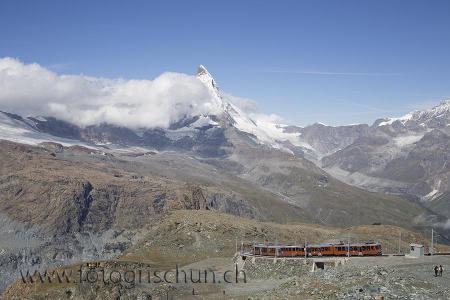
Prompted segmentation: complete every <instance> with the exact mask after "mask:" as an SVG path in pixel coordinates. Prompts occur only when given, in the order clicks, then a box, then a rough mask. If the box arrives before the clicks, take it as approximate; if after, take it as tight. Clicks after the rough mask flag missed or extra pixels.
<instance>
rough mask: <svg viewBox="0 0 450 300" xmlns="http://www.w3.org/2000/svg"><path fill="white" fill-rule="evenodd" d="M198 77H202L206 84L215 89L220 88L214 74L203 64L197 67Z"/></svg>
mask: <svg viewBox="0 0 450 300" xmlns="http://www.w3.org/2000/svg"><path fill="white" fill-rule="evenodd" d="M197 78H198V79H200V80H201V81H202V82H203V83H204V84H206V85H207V86H208V87H210V88H212V89H213V90H218V86H217V83H216V81H215V80H214V78H213V77H212V75H211V74H210V73H209V72H208V70H207V69H206V68H205V66H203V65H199V66H198V68H197Z"/></svg>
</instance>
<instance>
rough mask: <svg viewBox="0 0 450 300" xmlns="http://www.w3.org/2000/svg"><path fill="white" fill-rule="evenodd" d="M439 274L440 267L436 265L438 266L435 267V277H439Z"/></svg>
mask: <svg viewBox="0 0 450 300" xmlns="http://www.w3.org/2000/svg"><path fill="white" fill-rule="evenodd" d="M438 272H439V267H438V266H437V265H436V266H434V277H437V276H438Z"/></svg>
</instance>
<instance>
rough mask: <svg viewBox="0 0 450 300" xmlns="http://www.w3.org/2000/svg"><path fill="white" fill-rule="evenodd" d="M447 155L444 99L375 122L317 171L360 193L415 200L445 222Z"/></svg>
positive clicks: (448, 108)
mask: <svg viewBox="0 0 450 300" xmlns="http://www.w3.org/2000/svg"><path fill="white" fill-rule="evenodd" d="M449 153H450V100H444V101H442V102H441V103H440V104H438V105H436V106H434V107H432V108H430V109H425V110H418V111H414V112H411V113H408V114H406V115H405V116H403V117H400V118H384V119H379V120H377V121H375V123H374V124H373V125H372V126H371V127H370V128H369V129H368V131H367V132H366V134H365V135H364V136H362V137H360V138H358V139H356V140H355V141H354V142H353V143H351V144H349V145H348V146H346V147H344V148H343V149H340V150H338V151H336V152H334V153H331V154H330V155H328V156H326V157H324V158H323V159H322V167H324V168H325V170H327V171H328V172H329V173H331V174H332V175H334V176H335V177H337V178H339V179H341V180H343V181H345V182H347V183H350V184H354V185H358V186H360V187H363V188H367V189H371V190H377V191H388V192H394V193H401V194H409V195H413V196H417V197H419V198H420V199H421V200H422V201H424V202H427V205H430V206H436V207H441V209H443V210H444V211H446V214H447V215H448V216H449V217H450V206H449V205H448V200H449V198H448V197H449V196H450V193H449V191H450V165H449V164H450V154H449ZM442 203H447V205H444V206H443V205H442ZM443 207H445V209H444V208H443Z"/></svg>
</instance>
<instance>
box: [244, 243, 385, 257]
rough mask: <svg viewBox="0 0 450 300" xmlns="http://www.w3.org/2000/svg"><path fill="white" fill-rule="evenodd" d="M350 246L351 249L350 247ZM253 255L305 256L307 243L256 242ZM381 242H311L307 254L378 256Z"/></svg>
mask: <svg viewBox="0 0 450 300" xmlns="http://www.w3.org/2000/svg"><path fill="white" fill-rule="evenodd" d="M349 246H350V249H349ZM252 254H253V255H261V256H274V257H275V256H276V257H298V256H303V257H304V256H305V245H274V244H255V245H254V246H253V250H252ZM382 254H383V252H382V248H381V244H380V243H374V242H367V243H350V245H349V244H345V243H343V242H341V243H338V244H316V245H314V244H311V245H308V244H307V245H306V256H347V255H349V256H377V255H382Z"/></svg>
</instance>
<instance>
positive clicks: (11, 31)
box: [0, 0, 450, 125]
mask: <svg viewBox="0 0 450 300" xmlns="http://www.w3.org/2000/svg"><path fill="white" fill-rule="evenodd" d="M0 37H1V38H0V57H4V56H11V57H15V58H18V59H20V60H21V61H23V62H25V63H32V62H37V63H39V64H41V65H43V66H45V67H47V68H50V69H52V70H54V71H56V72H58V73H61V74H85V75H92V76H101V77H111V78H116V77H123V78H147V79H151V78H154V77H155V76H157V75H158V74H160V73H162V72H164V71H176V72H183V73H193V72H195V69H196V66H197V65H198V64H203V65H205V66H206V67H207V68H208V69H209V71H210V72H211V73H212V74H213V75H214V77H215V78H216V80H217V81H218V83H219V84H220V86H221V88H222V89H223V90H225V91H227V92H229V93H231V94H233V95H236V96H241V97H247V98H251V99H254V100H256V101H257V102H258V105H259V109H260V110H261V111H262V112H265V113H276V114H278V115H281V116H282V117H284V118H285V119H286V120H287V121H288V122H289V123H295V124H299V125H306V124H311V123H314V122H315V121H318V122H323V123H327V124H349V123H362V122H364V123H367V122H369V123H371V122H372V121H374V120H375V119H376V118H379V117H383V116H399V115H402V114H404V113H406V112H408V111H410V110H412V109H415V108H422V107H424V106H430V105H433V104H436V103H438V102H439V101H440V100H441V99H443V98H446V97H450V1H448V0H444V1H437V0H436V1H411V0H410V1H406V0H405V1H400V0H388V1H381V0H378V1H250V0H241V1H211V0H210V1H196V0H192V1H21V0H15V1H9V0H1V1H0Z"/></svg>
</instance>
